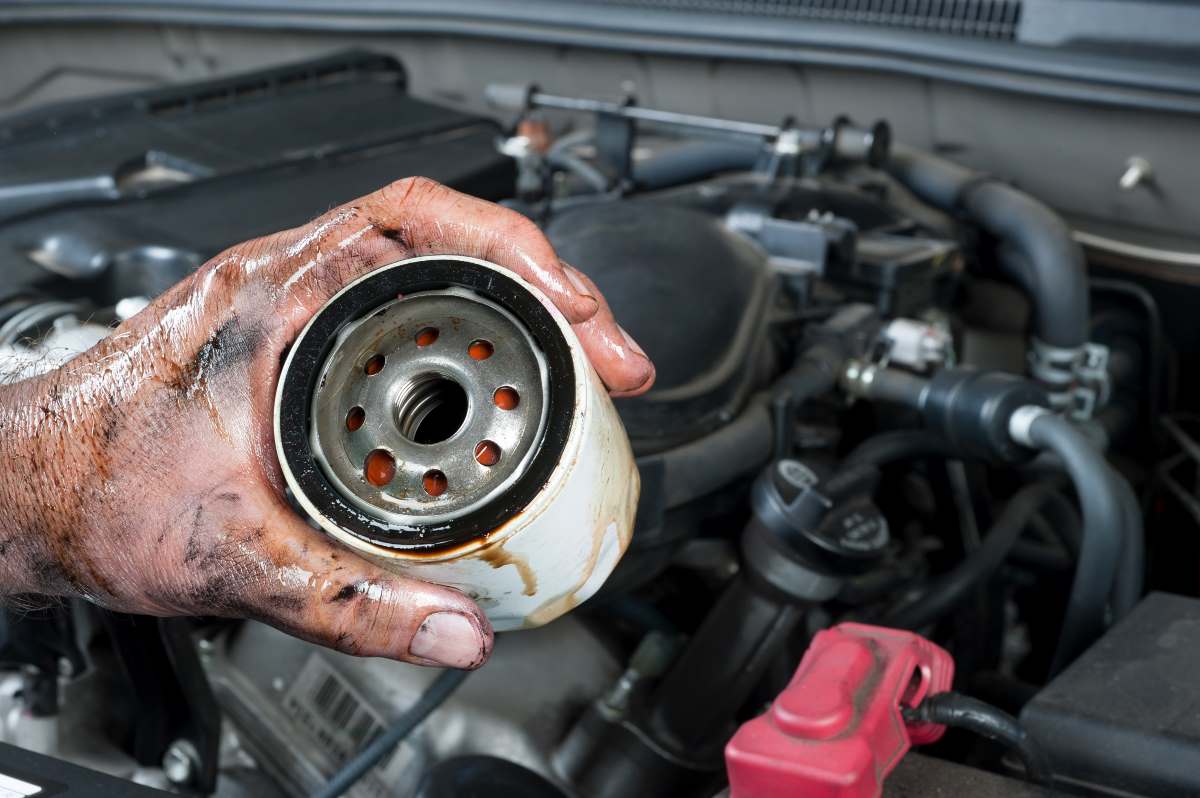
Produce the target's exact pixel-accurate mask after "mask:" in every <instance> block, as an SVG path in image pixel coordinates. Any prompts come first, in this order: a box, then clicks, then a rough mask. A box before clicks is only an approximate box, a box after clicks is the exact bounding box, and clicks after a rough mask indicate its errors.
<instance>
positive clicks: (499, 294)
mask: <svg viewBox="0 0 1200 798" xmlns="http://www.w3.org/2000/svg"><path fill="white" fill-rule="evenodd" d="M275 445H276V449H277V452H278V455H279V462H280V465H281V466H282V468H283V474H284V477H285V479H286V481H287V485H288V488H289V489H290V490H291V492H292V495H293V498H294V499H295V501H296V502H297V503H298V505H299V506H300V508H301V509H302V510H303V511H304V512H305V513H307V514H308V515H309V517H311V518H312V520H313V521H315V522H316V523H317V524H319V525H320V527H321V528H322V529H323V530H324V531H325V532H326V533H328V534H330V535H332V536H333V537H334V538H336V539H337V540H338V541H340V542H341V543H343V544H344V545H346V546H348V547H350V548H351V549H353V550H354V551H355V552H357V553H358V554H360V555H362V556H364V557H366V558H368V559H370V560H372V561H374V562H376V563H378V564H380V565H382V566H383V567H385V568H387V569H390V570H392V571H395V572H397V573H401V574H404V575H406V576H412V577H415V578H419V579H424V580H426V581H429V582H436V583H439V584H443V585H447V586H450V587H454V588H457V589H459V590H461V591H463V592H464V593H466V594H467V595H469V596H471V597H472V598H474V599H475V601H477V602H478V603H479V605H480V607H482V608H483V610H484V611H485V612H486V613H487V615H488V618H489V619H490V620H491V622H492V624H493V626H494V627H495V629H496V630H497V631H504V630H509V629H519V628H526V627H532V626H539V625H541V624H544V623H546V622H548V621H551V620H553V619H554V618H556V617H558V616H559V615H562V614H563V613H565V612H567V611H568V610H570V609H571V608H573V607H575V606H576V605H578V604H579V603H581V602H582V601H584V600H585V599H587V598H588V597H589V596H591V595H592V594H593V593H594V592H595V591H596V590H597V589H598V588H599V587H600V585H601V584H603V582H604V580H605V579H606V578H607V577H608V575H609V574H610V573H611V572H612V570H613V568H614V567H615V566H616V564H617V561H618V560H619V559H620V557H621V555H622V554H623V553H624V551H625V548H626V546H627V545H628V544H629V539H630V535H631V534H632V530H633V520H634V511H635V509H636V506H637V498H638V473H637V469H636V468H635V466H634V462H633V454H632V451H631V450H630V446H629V440H628V438H627V437H626V435H625V431H624V428H623V427H622V425H621V422H620V420H619V419H618V417H617V413H616V411H615V409H614V408H613V406H612V402H611V401H610V399H609V398H608V394H607V392H606V391H605V389H604V386H603V384H602V383H601V382H600V379H599V378H598V377H597V376H596V373H595V372H594V371H593V369H592V367H591V365H590V364H589V363H588V361H587V358H586V356H585V355H584V353H583V349H582V348H581V347H580V344H579V341H578V339H577V338H576V337H575V333H574V332H573V331H572V330H571V327H570V325H569V324H567V322H566V320H565V319H564V318H563V316H562V314H561V313H559V311H558V310H557V309H556V308H555V307H554V306H553V305H552V304H551V303H550V302H549V300H547V299H546V298H545V296H543V295H542V294H541V293H540V292H539V291H538V290H537V289H536V288H534V287H533V286H531V285H529V284H528V283H526V282H525V281H524V280H522V279H521V278H520V277H518V276H517V275H515V274H513V273H512V272H510V271H508V270H506V269H504V268H502V267H500V266H497V265H495V264H493V263H488V262H486V261H482V260H477V259H475V258H467V257H459V256H445V255H435V256H428V257H420V258H412V259H409V260H405V261H400V262H398V263H393V264H391V265H389V266H384V267H382V268H380V269H377V270H375V271H373V272H371V273H369V274H367V275H364V276H363V277H361V278H359V279H358V280H356V281H355V282H353V283H351V284H350V285H348V286H346V287H345V288H344V289H342V290H341V291H340V292H339V293H338V294H337V295H336V296H334V297H333V298H332V299H331V300H330V301H329V302H328V303H326V305H325V306H324V307H322V308H321V309H320V310H319V311H318V312H317V314H316V315H315V316H313V318H312V319H311V320H310V321H309V323H308V325H307V326H306V327H305V328H304V330H303V331H302V332H301V333H300V336H299V337H298V338H297V340H296V342H295V344H294V345H293V346H292V348H291V350H290V351H289V353H288V356H287V359H286V361H285V363H284V367H283V373H282V375H281V377H280V381H279V388H278V391H277V394H276V398H275Z"/></svg>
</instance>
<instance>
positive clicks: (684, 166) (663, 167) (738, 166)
mask: <svg viewBox="0 0 1200 798" xmlns="http://www.w3.org/2000/svg"><path fill="white" fill-rule="evenodd" d="M761 152H762V147H761V146H758V145H751V144H737V143H733V142H703V143H697V144H689V145H685V146H682V147H678V148H676V149H673V150H669V151H668V152H664V153H663V154H661V155H659V156H657V157H655V158H651V159H650V160H648V161H643V162H641V163H636V164H634V166H633V180H634V183H635V184H636V185H637V187H638V189H640V190H642V191H655V190H657V189H663V188H670V187H672V186H679V185H683V184H684V183H691V182H693V181H696V180H700V179H703V178H705V177H709V176H711V175H715V174H720V173H721V172H744V171H746V170H748V169H753V168H754V165H755V163H756V162H757V161H758V157H759V154H760V153H761Z"/></svg>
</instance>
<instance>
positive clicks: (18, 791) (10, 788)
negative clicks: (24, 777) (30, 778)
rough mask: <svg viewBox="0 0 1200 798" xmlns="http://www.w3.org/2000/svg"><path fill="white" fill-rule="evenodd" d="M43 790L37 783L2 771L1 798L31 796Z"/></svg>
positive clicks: (0, 778) (0, 782)
mask: <svg viewBox="0 0 1200 798" xmlns="http://www.w3.org/2000/svg"><path fill="white" fill-rule="evenodd" d="M41 791H42V788H41V787H39V786H37V785H36V784H30V783H29V782H27V781H21V780H20V779H14V778H13V777H12V776H5V775H4V774H3V773H0V798H29V796H30V795H37V794H38V793H39V792H41Z"/></svg>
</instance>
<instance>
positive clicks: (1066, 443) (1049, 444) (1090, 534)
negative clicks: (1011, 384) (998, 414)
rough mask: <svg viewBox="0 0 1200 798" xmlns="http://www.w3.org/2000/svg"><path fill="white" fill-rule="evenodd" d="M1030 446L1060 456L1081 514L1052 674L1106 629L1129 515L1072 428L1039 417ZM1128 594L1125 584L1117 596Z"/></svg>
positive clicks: (1103, 468)
mask: <svg viewBox="0 0 1200 798" xmlns="http://www.w3.org/2000/svg"><path fill="white" fill-rule="evenodd" d="M1029 441H1030V442H1031V443H1032V444H1033V445H1034V446H1035V447H1037V448H1039V449H1042V450H1045V451H1050V452H1053V453H1054V454H1056V455H1058V457H1059V459H1060V460H1061V461H1062V464H1063V467H1064V468H1065V469H1066V472H1067V474H1068V475H1069V476H1070V478H1071V481H1072V482H1073V483H1074V485H1075V493H1076V495H1077V496H1078V497H1079V505H1080V507H1081V508H1082V510H1083V538H1082V540H1081V541H1080V547H1079V564H1078V566H1077V567H1076V568H1075V578H1074V580H1073V581H1072V583H1071V593H1070V598H1069V599H1068V601H1067V614H1066V618H1065V619H1064V620H1063V630H1062V634H1061V635H1060V637H1059V640H1058V648H1057V650H1056V651H1055V653H1054V660H1053V663H1052V665H1051V673H1052V674H1053V673H1058V672H1059V671H1060V670H1062V668H1063V667H1065V666H1066V665H1067V663H1069V662H1071V661H1072V660H1074V659H1075V657H1077V656H1079V654H1081V653H1082V652H1083V650H1084V648H1086V647H1087V646H1088V645H1089V644H1090V643H1091V642H1092V641H1093V640H1095V639H1096V638H1097V637H1099V636H1100V633H1101V632H1102V631H1103V630H1104V610H1105V606H1106V605H1107V603H1108V597H1109V594H1110V592H1113V583H1114V580H1115V579H1116V577H1117V564H1118V562H1119V560H1120V557H1121V553H1122V549H1123V547H1124V546H1125V541H1124V539H1123V538H1124V535H1123V534H1122V531H1123V528H1124V526H1125V521H1126V517H1127V515H1128V513H1127V510H1126V508H1125V502H1123V501H1122V500H1121V499H1120V498H1119V496H1118V491H1117V490H1116V487H1117V486H1116V484H1115V480H1117V479H1119V477H1117V475H1116V474H1115V473H1113V471H1112V469H1110V468H1109V467H1108V463H1107V462H1106V461H1105V459H1104V455H1103V454H1101V453H1100V452H1099V451H1098V450H1097V449H1096V447H1095V446H1094V445H1093V444H1092V443H1091V441H1089V440H1088V439H1087V437H1085V436H1084V434H1083V433H1082V432H1081V431H1080V430H1079V429H1078V428H1077V427H1076V426H1075V425H1074V424H1073V423H1071V422H1070V421H1068V420H1066V419H1065V418H1062V417H1060V416H1056V415H1053V414H1050V413H1046V414H1043V415H1041V416H1038V417H1037V418H1036V419H1034V421H1033V422H1032V423H1030V425H1029ZM1128 589H1129V588H1128V586H1126V585H1122V587H1121V588H1120V589H1119V590H1118V591H1117V592H1122V591H1128ZM1122 595H1124V593H1122Z"/></svg>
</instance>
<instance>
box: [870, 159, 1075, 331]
mask: <svg viewBox="0 0 1200 798" xmlns="http://www.w3.org/2000/svg"><path fill="white" fill-rule="evenodd" d="M887 169H888V171H889V172H890V173H891V174H892V175H893V176H894V177H895V178H896V179H897V180H899V181H900V182H901V183H903V184H904V185H905V186H907V187H908V188H909V189H910V190H911V191H912V192H913V193H914V194H916V195H917V196H918V197H920V198H921V199H923V200H925V201H926V202H929V203H931V204H933V205H935V206H937V207H939V208H941V209H943V210H946V211H949V212H958V211H963V212H965V213H966V214H967V215H968V216H969V217H970V218H971V219H973V220H974V221H975V222H976V223H978V224H979V225H980V226H981V227H982V228H983V229H984V230H986V231H987V232H988V233H990V234H991V235H993V236H995V237H996V238H998V239H999V240H1000V242H1001V244H1002V246H1001V248H1000V258H999V261H1000V265H1001V267H1002V268H1004V270H1005V271H1006V272H1007V273H1008V275H1009V276H1010V277H1011V278H1012V279H1014V280H1015V281H1016V282H1017V283H1018V284H1019V285H1020V286H1021V287H1022V288H1023V289H1024V291H1025V292H1026V294H1027V295H1028V296H1029V298H1030V300H1031V301H1032V303H1033V306H1034V316H1035V318H1034V326H1035V333H1036V336H1037V338H1038V339H1039V340H1040V341H1042V342H1043V343H1046V344H1049V345H1051V346H1055V347H1061V348H1064V349H1076V348H1078V347H1081V346H1083V345H1084V344H1085V343H1087V340H1088V319H1089V313H1090V311H1089V296H1088V284H1087V268H1086V261H1085V259H1084V255H1083V249H1082V247H1080V245H1079V244H1078V243H1077V242H1076V241H1075V239H1074V238H1073V237H1072V235H1071V230H1070V228H1069V227H1067V225H1066V224H1065V223H1064V222H1063V220H1062V219H1061V218H1060V217H1059V216H1058V214H1056V213H1055V212H1054V211H1053V210H1051V209H1050V208H1049V207H1047V206H1046V205H1043V204H1042V203H1041V202H1039V201H1037V200H1036V199H1034V198H1033V197H1031V196H1029V195H1028V194H1026V193H1024V192H1022V191H1018V190H1017V189H1015V188H1013V187H1012V186H1009V185H1006V184H1004V183H1002V182H1000V181H999V180H997V179H995V178H993V177H989V176H988V175H984V174H981V173H979V172H975V171H974V170H972V169H968V168H966V167H963V166H959V165H958V164H955V163H952V162H951V161H947V160H945V159H943V158H938V157H937V156H934V155H930V154H928V153H923V152H920V151H917V150H912V149H909V148H907V147H901V146H898V145H894V146H893V147H892V154H891V159H890V161H889V163H888V166H887Z"/></svg>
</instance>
